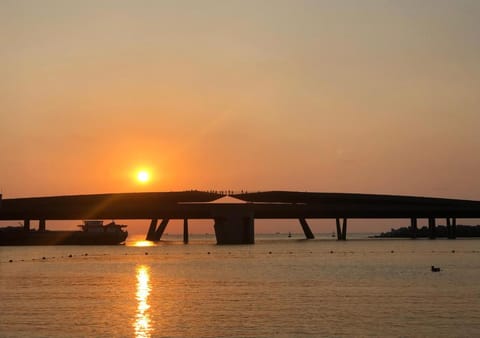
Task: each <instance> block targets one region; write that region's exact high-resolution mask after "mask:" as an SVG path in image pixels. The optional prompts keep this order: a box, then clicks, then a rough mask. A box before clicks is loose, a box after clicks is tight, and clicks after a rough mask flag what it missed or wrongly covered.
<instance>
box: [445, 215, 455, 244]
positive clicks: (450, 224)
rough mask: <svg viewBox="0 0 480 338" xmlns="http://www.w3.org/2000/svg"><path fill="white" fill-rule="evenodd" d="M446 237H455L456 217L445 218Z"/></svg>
mask: <svg viewBox="0 0 480 338" xmlns="http://www.w3.org/2000/svg"><path fill="white" fill-rule="evenodd" d="M447 237H448V239H455V238H457V219H456V218H450V217H448V218H447Z"/></svg>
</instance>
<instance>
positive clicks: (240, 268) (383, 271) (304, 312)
mask: <svg viewBox="0 0 480 338" xmlns="http://www.w3.org/2000/svg"><path fill="white" fill-rule="evenodd" d="M200 237H201V239H202V240H201V241H192V243H191V244H189V245H183V244H181V243H174V242H169V243H162V244H160V245H157V246H155V247H135V246H117V247H103V246H97V247H78V246H59V247H1V248H0V304H1V305H0V307H1V311H0V337H85V336H104V337H110V336H116V337H218V336H235V337H259V336H260V337H270V336H279V337H302V336H337V337H341V336H419V337H420V336H430V337H439V336H440V337H441V336H444V337H474V336H477V337H478V336H480V283H479V282H480V241H479V240H455V241H448V240H434V241H429V240H416V241H411V240H350V241H347V242H343V243H342V242H337V241H333V240H313V241H304V240H299V239H296V238H290V239H286V238H281V239H274V236H272V237H270V238H267V237H266V236H263V237H262V236H257V244H255V245H250V246H216V245H215V244H214V243H213V242H212V240H213V238H204V237H202V236H200ZM277 237H278V236H277ZM452 251H454V252H452ZM85 254H87V255H85ZM69 255H72V257H69ZM42 257H45V259H42ZM10 259H11V260H13V262H9V260H10ZM431 265H436V266H440V267H441V268H442V271H441V272H439V273H432V272H431V271H430V266H431Z"/></svg>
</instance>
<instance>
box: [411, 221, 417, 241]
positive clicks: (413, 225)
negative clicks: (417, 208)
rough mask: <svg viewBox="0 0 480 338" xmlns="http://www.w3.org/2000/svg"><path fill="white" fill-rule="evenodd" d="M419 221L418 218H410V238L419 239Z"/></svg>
mask: <svg viewBox="0 0 480 338" xmlns="http://www.w3.org/2000/svg"><path fill="white" fill-rule="evenodd" d="M417 230H418V226H417V219H416V218H410V237H411V238H413V239H415V238H417Z"/></svg>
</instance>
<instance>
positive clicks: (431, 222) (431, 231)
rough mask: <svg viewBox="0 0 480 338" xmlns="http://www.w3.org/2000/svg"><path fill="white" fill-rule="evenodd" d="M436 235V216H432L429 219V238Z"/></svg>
mask: <svg viewBox="0 0 480 338" xmlns="http://www.w3.org/2000/svg"><path fill="white" fill-rule="evenodd" d="M436 237H437V236H436V225H435V218H433V217H430V218H429V219H428V238H430V239H435V238H436Z"/></svg>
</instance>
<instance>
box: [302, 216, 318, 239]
mask: <svg viewBox="0 0 480 338" xmlns="http://www.w3.org/2000/svg"><path fill="white" fill-rule="evenodd" d="M298 220H299V221H300V225H301V226H302V229H303V233H304V234H305V237H306V238H307V239H314V238H315V236H314V235H313V232H312V230H311V229H310V227H309V226H308V223H307V220H306V219H305V218H299V219H298Z"/></svg>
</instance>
